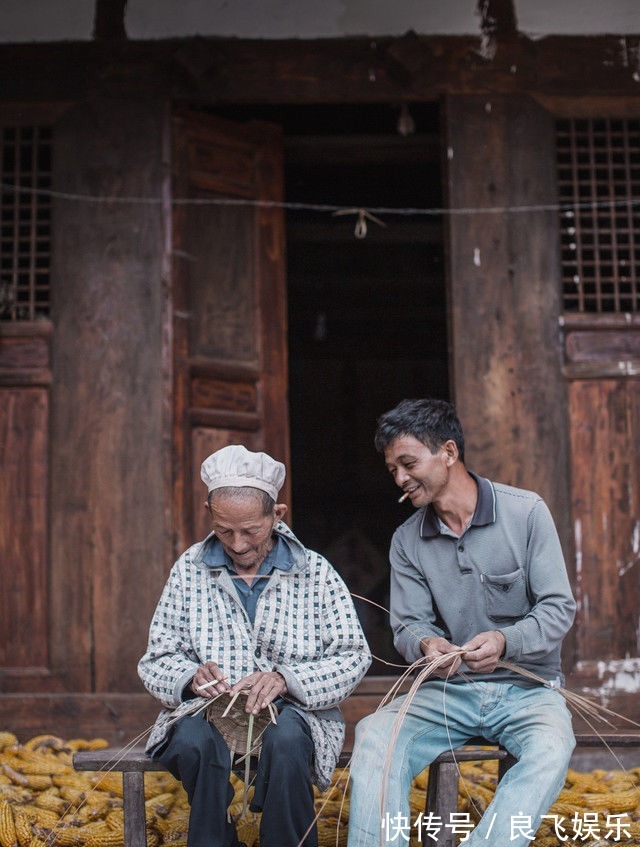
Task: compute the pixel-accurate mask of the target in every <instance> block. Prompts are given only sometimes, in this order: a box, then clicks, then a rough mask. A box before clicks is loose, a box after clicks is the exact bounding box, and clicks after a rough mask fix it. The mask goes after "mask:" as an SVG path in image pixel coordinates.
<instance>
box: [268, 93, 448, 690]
mask: <svg viewBox="0 0 640 847" xmlns="http://www.w3.org/2000/svg"><path fill="white" fill-rule="evenodd" d="M295 112H296V114H295V120H287V119H286V118H285V116H282V115H281V116H280V117H279V120H280V122H281V123H283V126H284V132H285V138H284V144H285V191H286V200H287V203H300V204H301V205H302V206H306V205H317V204H330V205H333V204H335V205H336V206H341V207H347V208H350V207H358V208H361V207H364V208H365V209H370V210H372V211H373V210H375V209H380V208H387V207H388V208H393V209H404V210H411V209H417V210H425V209H439V208H441V207H442V180H441V162H440V157H441V153H440V151H441V142H440V133H439V126H438V108H437V106H436V105H435V104H419V105H415V106H412V107H411V116H412V118H413V120H414V122H415V131H414V132H413V133H412V134H410V135H406V136H403V135H401V134H399V133H398V131H397V126H398V118H399V110H398V109H397V108H394V107H392V106H389V105H373V106H362V105H360V106H352V107H347V106H340V107H306V108H304V109H302V108H300V109H296V110H295ZM292 117H293V116H292ZM374 214H375V215H376V216H377V217H379V218H380V219H381V220H383V222H384V223H385V224H386V226H385V227H381V226H379V225H377V224H376V223H375V222H373V221H370V220H367V234H366V237H365V238H356V237H355V234H354V228H355V224H356V220H357V215H354V214H351V215H344V216H343V215H340V216H333V215H332V213H331V212H330V211H328V212H321V211H317V210H312V209H306V208H296V209H289V210H288V211H287V218H286V232H287V287H288V298H289V373H290V380H289V408H290V424H291V467H292V485H293V489H292V491H293V513H294V524H295V530H296V533H298V534H299V535H300V537H301V538H302V539H304V542H305V544H307V545H308V546H310V547H312V548H313V549H316V550H318V551H320V552H322V553H323V554H324V555H326V556H327V558H329V560H330V561H331V562H332V563H333V564H334V565H335V566H336V568H337V569H338V570H339V571H340V573H341V574H342V576H343V577H344V579H345V580H346V582H347V584H348V586H349V588H350V589H351V590H352V591H353V592H355V593H357V594H359V595H362V596H364V597H366V598H367V599H368V600H371V601H373V602H374V603H378V604H380V605H381V606H384V607H387V606H388V559H387V553H388V549H389V542H390V539H391V535H392V533H393V531H394V529H395V528H396V527H397V526H398V525H399V524H400V523H401V522H402V521H403V520H404V519H406V518H407V517H408V516H409V514H410V509H411V507H410V506H407V505H406V504H402V505H399V504H398V502H397V499H398V492H397V489H396V488H395V486H394V485H393V483H392V480H391V477H390V476H389V474H388V472H387V471H386V470H385V468H384V464H383V461H382V458H381V457H380V456H379V455H377V453H376V452H375V449H374V447H373V433H374V429H375V423H376V419H377V418H378V416H379V415H380V414H381V413H382V412H384V411H386V410H387V409H389V408H391V407H392V406H394V405H395V404H396V403H397V402H398V401H399V400H401V399H403V398H405V397H421V396H428V395H432V396H438V397H443V398H448V397H449V379H448V355H447V317H446V293H445V292H446V285H445V270H444V261H443V252H444V251H443V232H442V219H441V217H440V216H438V215H433V216H432V215H426V214H422V213H413V214H412V213H410V212H409V211H407V213H406V214H385V213H384V212H375V211H374ZM356 604H357V608H358V613H359V615H360V617H361V620H362V622H363V624H364V627H365V630H366V634H367V637H368V639H369V642H370V645H371V648H372V651H373V652H374V654H375V655H376V656H379V657H380V658H382V659H385V660H387V661H392V662H393V661H398V657H397V655H396V654H395V651H394V650H393V647H392V641H391V635H390V631H389V621H388V616H387V615H385V614H384V613H382V612H380V611H379V610H378V609H377V608H376V607H375V606H373V605H371V604H370V603H368V602H366V601H363V600H356ZM371 672H372V673H377V674H380V673H388V672H393V673H397V670H394V669H393V668H390V667H388V666H386V665H384V664H383V663H381V662H374V664H373V666H372V670H371Z"/></svg>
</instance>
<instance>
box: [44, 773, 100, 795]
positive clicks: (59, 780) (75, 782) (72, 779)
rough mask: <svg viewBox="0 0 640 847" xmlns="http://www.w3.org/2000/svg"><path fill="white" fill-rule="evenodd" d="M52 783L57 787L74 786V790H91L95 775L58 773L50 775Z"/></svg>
mask: <svg viewBox="0 0 640 847" xmlns="http://www.w3.org/2000/svg"><path fill="white" fill-rule="evenodd" d="M52 779H53V784H54V785H57V786H58V788H75V789H76V791H91V789H92V788H93V786H94V784H95V782H96V775H95V774H92V773H83V774H80V773H74V772H70V773H60V774H55V776H53V777H52Z"/></svg>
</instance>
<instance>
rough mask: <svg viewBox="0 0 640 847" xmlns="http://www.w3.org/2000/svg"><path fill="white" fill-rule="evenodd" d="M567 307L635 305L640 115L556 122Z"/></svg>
mask: <svg viewBox="0 0 640 847" xmlns="http://www.w3.org/2000/svg"><path fill="white" fill-rule="evenodd" d="M556 139H557V165H558V187H559V197H560V206H561V209H560V239H561V257H562V279H563V305H564V310H565V312H587V313H594V312H638V311H640V287H639V284H638V270H639V269H640V120H629V119H611V118H602V119H572V120H562V121H558V123H557V125H556Z"/></svg>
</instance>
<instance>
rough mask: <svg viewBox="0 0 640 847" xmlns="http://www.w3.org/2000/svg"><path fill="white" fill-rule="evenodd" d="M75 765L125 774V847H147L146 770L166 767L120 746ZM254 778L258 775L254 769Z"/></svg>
mask: <svg viewBox="0 0 640 847" xmlns="http://www.w3.org/2000/svg"><path fill="white" fill-rule="evenodd" d="M350 759H351V753H350V752H344V753H342V754H341V756H340V759H339V760H338V765H337V767H342V768H344V767H346V766H347V765H348V764H349V760H350ZM73 766H74V768H75V769H76V770H77V771H113V772H114V773H122V780H123V782H122V787H123V811H124V844H125V847H147V828H146V823H145V814H144V812H145V808H144V775H145V773H146V772H147V771H164V770H166V768H165V767H164V765H162V764H161V763H160V762H157V761H155V760H154V759H152V758H151V757H150V756H147V754H146V753H145V752H144V749H143V748H142V747H133V748H131V749H129V750H127V751H126V752H123V751H122V750H121V749H119V748H117V747H106V748H104V749H103V750H82V751H80V752H78V753H74V755H73ZM243 768H244V766H243ZM251 776H252V777H253V776H255V769H252V771H251Z"/></svg>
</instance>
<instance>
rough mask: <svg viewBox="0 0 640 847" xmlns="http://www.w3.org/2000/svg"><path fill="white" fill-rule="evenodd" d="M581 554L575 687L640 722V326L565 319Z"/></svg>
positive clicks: (620, 319) (632, 321)
mask: <svg viewBox="0 0 640 847" xmlns="http://www.w3.org/2000/svg"><path fill="white" fill-rule="evenodd" d="M564 343H565V361H566V365H565V374H566V376H567V378H568V397H569V419H570V434H571V491H572V508H571V512H572V519H573V529H574V540H575V550H576V583H575V593H576V599H577V601H578V611H577V616H576V627H575V632H576V640H575V659H576V662H575V667H574V673H573V674H572V676H573V677H574V680H575V683H576V684H578V683H579V684H581V685H583V686H587V687H588V688H590V689H592V690H593V691H595V692H597V693H598V695H600V696H606V697H607V701H608V702H609V704H610V705H611V706H612V707H616V706H617V707H618V710H619V711H621V712H622V713H623V714H625V715H626V716H627V717H630V718H633V719H634V720H637V719H638V711H639V710H638V705H637V691H638V686H639V685H640V643H639V640H638V639H639V632H640V629H639V624H638V621H639V619H640V579H639V578H638V573H639V570H640V466H639V465H638V453H639V452H640V379H639V378H638V374H640V324H639V322H638V320H637V319H636V318H635V317H634V318H631V317H630V316H616V315H609V316H603V315H597V316H595V317H594V316H586V315H584V316H583V315H580V316H573V317H567V316H565V321H564Z"/></svg>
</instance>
